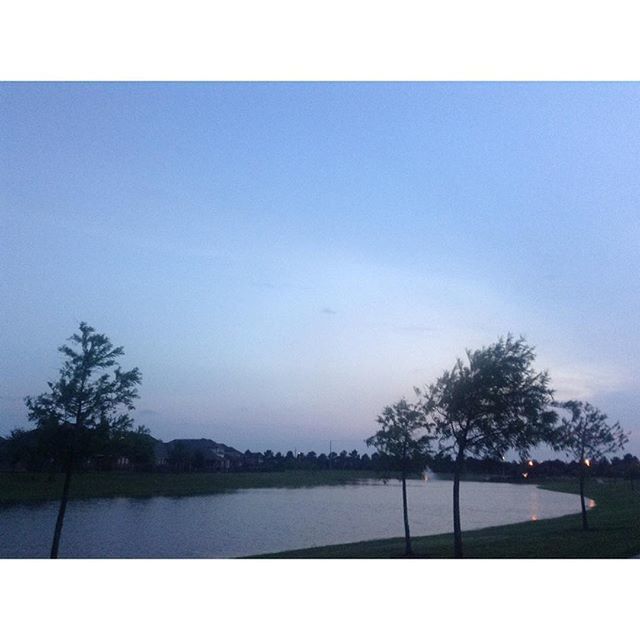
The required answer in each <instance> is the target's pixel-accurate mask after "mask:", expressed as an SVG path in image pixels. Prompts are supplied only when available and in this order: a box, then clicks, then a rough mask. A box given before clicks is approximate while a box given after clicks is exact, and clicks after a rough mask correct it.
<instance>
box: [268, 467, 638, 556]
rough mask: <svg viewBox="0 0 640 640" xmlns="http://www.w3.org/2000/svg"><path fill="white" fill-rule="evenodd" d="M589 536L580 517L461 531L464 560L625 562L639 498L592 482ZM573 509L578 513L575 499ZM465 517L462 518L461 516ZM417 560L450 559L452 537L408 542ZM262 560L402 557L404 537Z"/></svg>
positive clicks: (634, 536)
mask: <svg viewBox="0 0 640 640" xmlns="http://www.w3.org/2000/svg"><path fill="white" fill-rule="evenodd" d="M540 486H541V488H543V489H549V490H552V491H562V492H566V493H576V492H577V491H578V484H577V481H569V480H567V481H554V482H544V483H542V484H541V485H540ZM587 495H588V496H589V497H590V498H593V499H594V500H595V501H596V507H595V508H593V509H591V510H590V511H589V514H588V517H589V525H590V530H589V531H583V530H582V522H581V517H580V514H579V513H578V514H576V515H570V516H563V517H561V518H553V519H550V520H539V521H536V522H522V523H518V524H512V525H504V526H500V527H489V528H486V529H477V530H474V531H467V532H463V540H464V555H465V558H630V557H633V556H635V555H638V554H640V493H639V492H638V491H637V490H636V491H634V490H633V489H632V488H631V486H630V485H629V484H628V483H623V482H618V483H614V482H608V483H603V484H599V483H596V482H591V483H589V484H588V486H587ZM576 509H577V510H579V509H580V503H579V497H578V496H577V495H576ZM463 517H464V514H463ZM412 545H413V549H414V553H415V556H416V557H418V558H452V557H453V534H450V533H449V534H442V535H435V536H422V537H415V538H412ZM256 557H262V558H402V557H405V556H404V538H388V539H384V540H369V541H364V542H356V543H352V544H341V545H331V546H326V547H313V548H309V549H299V550H294V551H286V552H283V553H274V554H268V555H264V556H256Z"/></svg>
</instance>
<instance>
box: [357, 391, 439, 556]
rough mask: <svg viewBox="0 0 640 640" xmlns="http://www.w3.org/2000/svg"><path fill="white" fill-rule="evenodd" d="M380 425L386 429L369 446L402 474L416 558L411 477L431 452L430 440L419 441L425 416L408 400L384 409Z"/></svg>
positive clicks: (406, 523) (406, 526) (407, 537)
mask: <svg viewBox="0 0 640 640" xmlns="http://www.w3.org/2000/svg"><path fill="white" fill-rule="evenodd" d="M377 422H378V423H379V424H381V425H382V428H381V429H380V430H379V431H377V432H376V433H375V434H374V435H373V436H371V437H370V438H368V439H367V440H366V443H367V446H369V447H375V449H376V451H378V453H379V454H380V455H383V456H388V457H389V458H390V459H391V461H392V462H393V464H394V467H395V468H396V469H398V470H399V471H400V478H401V480H402V512H403V518H404V540H405V554H406V555H407V556H410V555H413V550H412V548H411V534H410V532H409V510H408V506H407V474H408V473H409V472H410V471H411V470H412V469H415V468H416V466H418V465H422V466H424V457H423V456H424V454H425V452H426V449H427V448H428V436H427V435H426V434H425V435H423V436H422V437H416V433H417V432H418V431H420V430H422V429H424V427H425V422H424V416H423V414H422V412H421V411H420V410H419V408H418V407H416V406H414V405H411V404H409V403H408V402H407V401H406V400H405V399H404V398H403V399H402V400H400V401H399V402H397V403H396V404H393V405H391V406H387V407H385V408H384V409H383V411H382V414H381V415H379V416H378V418H377Z"/></svg>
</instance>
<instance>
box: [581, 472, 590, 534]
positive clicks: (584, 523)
mask: <svg viewBox="0 0 640 640" xmlns="http://www.w3.org/2000/svg"><path fill="white" fill-rule="evenodd" d="M582 465H584V462H583V463H582ZM582 465H581V467H580V506H581V507H582V530H583V531H588V530H589V523H588V522H587V507H586V505H585V503H584V476H585V471H584V467H583V466H582Z"/></svg>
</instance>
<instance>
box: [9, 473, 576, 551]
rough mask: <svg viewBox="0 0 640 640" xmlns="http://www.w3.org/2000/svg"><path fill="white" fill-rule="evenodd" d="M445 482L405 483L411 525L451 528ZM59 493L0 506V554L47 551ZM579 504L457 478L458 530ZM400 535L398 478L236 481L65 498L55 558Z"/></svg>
mask: <svg viewBox="0 0 640 640" xmlns="http://www.w3.org/2000/svg"><path fill="white" fill-rule="evenodd" d="M451 493H452V483H451V481H447V480H438V479H434V478H429V479H428V481H424V480H411V481H409V483H408V500H409V516H410V522H411V533H412V535H425V534H434V533H445V532H448V531H452V530H453V527H452V524H451V520H452V515H451V508H452V506H451V500H452V497H451ZM57 509H58V505H57V503H53V502H47V503H41V504H37V505H20V506H11V507H3V508H0V557H2V558H46V557H47V556H48V553H49V547H50V544H51V536H52V533H53V527H54V524H55V519H56V515H57ZM578 510H579V501H578V498H577V497H576V496H575V495H570V494H564V493H555V492H551V491H544V490H541V489H537V488H536V487H535V486H533V485H515V484H498V483H483V482H463V483H462V485H461V512H462V527H463V530H468V529H476V528H480V527H487V526H493V525H499V524H508V523H513V522H521V521H524V520H537V519H541V518H553V517H556V516H562V515H566V514H569V513H575V512H576V511H578ZM402 535H403V525H402V495H401V489H400V483H399V482H398V481H390V482H388V483H386V484H384V483H383V482H381V481H367V482H365V483H358V484H349V485H341V486H323V487H308V488H298V489H284V488H280V489H243V490H238V491H234V492H230V493H223V494H215V495H208V496H195V497H185V498H144V499H140V498H113V499H104V500H103V499H101V500H79V501H73V502H70V503H69V505H68V506H67V513H66V517H65V523H64V529H63V531H62V541H61V545H60V557H61V558H228V557H234V556H244V555H251V554H258V553H269V552H273V551H284V550H287V549H295V548H302V547H312V546H319V545H327V544H339V543H344V542H357V541H360V540H370V539H374V538H388V537H394V536H402Z"/></svg>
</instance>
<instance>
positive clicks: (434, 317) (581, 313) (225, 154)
mask: <svg viewBox="0 0 640 640" xmlns="http://www.w3.org/2000/svg"><path fill="white" fill-rule="evenodd" d="M0 162H1V164H0V174H1V184H0V211H1V228H0V254H1V258H0V259H1V262H0V268H1V276H0V296H1V299H2V304H1V308H2V313H1V323H2V327H1V333H0V358H1V359H2V368H1V369H2V373H1V379H0V385H1V386H0V435H6V434H8V433H9V432H10V430H11V429H12V428H15V427H26V426H27V421H26V410H25V407H24V402H23V398H24V396H26V395H28V394H32V395H35V394H38V393H42V392H44V391H46V382H47V380H53V379H55V378H56V377H57V370H58V368H59V367H60V365H61V362H62V356H61V354H59V353H58V352H57V347H58V346H59V345H61V344H63V343H64V341H65V339H66V338H67V337H69V336H70V335H71V334H72V333H73V332H74V331H76V330H77V327H78V323H79V322H80V321H82V320H84V321H86V322H88V323H89V324H90V325H92V326H93V327H95V328H96V330H98V331H99V332H103V333H106V334H107V335H108V336H109V337H110V338H111V339H112V341H113V342H114V344H116V345H122V346H124V348H125V353H126V356H125V358H123V360H122V363H123V365H124V366H126V367H133V366H138V367H139V368H140V369H141V371H142V375H143V384H142V386H141V388H140V399H139V400H138V402H137V407H138V409H137V411H136V414H135V416H136V420H137V422H138V423H141V424H145V425H146V426H147V427H149V428H150V429H151V431H152V434H153V435H154V436H156V437H159V438H162V439H163V440H170V439H173V438H178V437H208V438H212V439H214V440H216V441H220V442H224V443H226V444H228V445H231V446H234V447H236V448H238V449H241V450H244V449H247V448H250V449H253V450H265V449H267V448H271V449H274V450H282V451H286V450H288V449H291V450H293V449H294V448H297V449H298V450H304V451H308V450H311V449H313V450H315V451H317V452H322V451H325V452H326V451H328V448H329V440H333V448H334V450H340V449H348V450H351V449H353V448H358V449H360V450H361V451H364V449H365V447H364V443H363V441H364V439H365V438H367V437H368V436H370V435H371V434H372V433H373V432H374V431H375V429H376V423H375V418H376V415H377V414H378V413H379V412H380V411H381V409H382V408H383V407H384V405H386V404H389V403H391V402H394V401H396V400H398V399H399V398H400V397H401V396H403V395H404V396H406V397H407V398H413V391H412V389H413V387H414V386H422V385H424V384H426V383H428V382H431V381H433V380H434V379H435V377H437V376H438V375H439V374H440V373H441V372H442V370H443V369H444V368H447V367H451V366H452V365H453V364H454V362H455V359H456V357H458V356H462V355H464V350H465V348H467V347H470V348H477V347H481V346H483V345H487V344H489V343H491V342H494V341H495V340H496V339H497V338H498V337H499V336H502V335H506V334H507V333H508V332H512V333H514V334H516V335H520V334H522V335H524V336H525V337H526V338H527V340H528V341H529V342H530V343H531V344H533V345H535V347H536V350H537V354H538V357H537V360H536V366H537V367H538V368H541V369H548V371H549V374H550V376H551V383H552V387H553V388H554V389H556V397H557V398H558V399H560V400H565V399H581V400H588V401H590V402H592V403H594V404H596V405H597V406H598V407H599V408H600V409H602V410H603V411H604V412H606V413H607V414H608V415H609V416H610V418H611V419H612V420H614V421H615V420H619V421H620V423H621V424H622V426H623V427H624V429H625V430H626V431H631V432H632V435H631V441H630V443H629V445H628V447H627V451H630V452H632V453H635V454H639V453H640V421H639V420H638V416H639V415H640V322H639V320H638V318H639V317H640V84H637V83H636V84H618V83H606V84H598V83H592V84H579V83H569V84H552V83H547V84H544V83H541V84H538V83H515V84H511V83H503V84H493V83H462V84H447V83H417V84H402V83H379V84H357V83H335V84H323V83H316V84H314V83H300V84H296V83H284V84H270V83H237V84H226V83H208V84H184V83H176V84H119V83H115V84H37V83H33V84H31V83H23V84H12V83H4V84H1V85H0Z"/></svg>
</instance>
